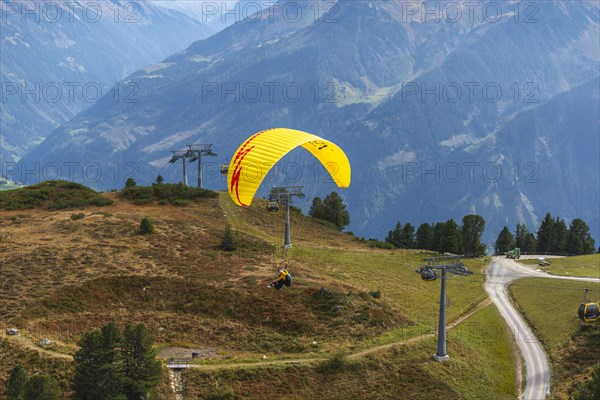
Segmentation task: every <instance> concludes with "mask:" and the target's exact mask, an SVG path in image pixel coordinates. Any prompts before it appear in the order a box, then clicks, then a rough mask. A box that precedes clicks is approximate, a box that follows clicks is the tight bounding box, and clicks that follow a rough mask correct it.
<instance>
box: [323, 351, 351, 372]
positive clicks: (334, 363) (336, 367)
mask: <svg viewBox="0 0 600 400" xmlns="http://www.w3.org/2000/svg"><path fill="white" fill-rule="evenodd" d="M348 363H349V362H348V358H347V356H346V353H344V352H343V351H337V352H335V353H334V354H333V355H332V356H331V357H330V358H329V359H328V360H325V361H323V362H322V363H321V364H320V365H319V366H318V367H317V371H319V372H320V373H322V374H325V373H327V374H332V373H336V372H341V371H343V370H344V369H345V368H346V367H347V366H348Z"/></svg>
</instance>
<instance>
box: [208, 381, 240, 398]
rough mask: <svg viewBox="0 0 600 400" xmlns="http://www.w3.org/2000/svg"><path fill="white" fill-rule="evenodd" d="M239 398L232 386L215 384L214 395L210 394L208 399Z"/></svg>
mask: <svg viewBox="0 0 600 400" xmlns="http://www.w3.org/2000/svg"><path fill="white" fill-rule="evenodd" d="M236 398H237V396H236V395H235V392H234V391H233V389H232V388H231V387H230V386H227V385H221V384H220V383H219V382H216V383H215V387H214V389H213V391H212V393H209V394H208V396H207V397H206V399H208V400H234V399H236Z"/></svg>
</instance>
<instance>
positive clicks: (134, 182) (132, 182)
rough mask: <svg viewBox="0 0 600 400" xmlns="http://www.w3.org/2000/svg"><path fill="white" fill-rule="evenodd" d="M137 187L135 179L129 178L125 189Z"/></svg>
mask: <svg viewBox="0 0 600 400" xmlns="http://www.w3.org/2000/svg"><path fill="white" fill-rule="evenodd" d="M135 186H137V182H136V181H135V179H133V178H127V181H125V188H126V189H127V188H132V187H135Z"/></svg>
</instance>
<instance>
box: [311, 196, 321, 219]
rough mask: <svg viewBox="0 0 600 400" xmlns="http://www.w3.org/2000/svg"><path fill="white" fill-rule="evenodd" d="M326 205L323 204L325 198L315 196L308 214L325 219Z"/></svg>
mask: <svg viewBox="0 0 600 400" xmlns="http://www.w3.org/2000/svg"><path fill="white" fill-rule="evenodd" d="M324 211H325V207H324V206H323V200H321V198H320V197H315V198H314V199H313V201H312V204H311V206H310V210H308V215H309V216H311V217H313V218H315V219H325V213H324Z"/></svg>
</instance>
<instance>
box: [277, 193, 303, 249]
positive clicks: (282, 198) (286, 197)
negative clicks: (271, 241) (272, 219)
mask: <svg viewBox="0 0 600 400" xmlns="http://www.w3.org/2000/svg"><path fill="white" fill-rule="evenodd" d="M303 187H304V186H281V187H273V188H271V194H270V195H269V201H271V202H275V203H278V204H281V205H285V237H284V240H283V248H284V249H290V248H292V239H291V234H290V204H291V203H292V197H298V198H299V199H303V198H304V197H305V195H304V193H302V188H303Z"/></svg>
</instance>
